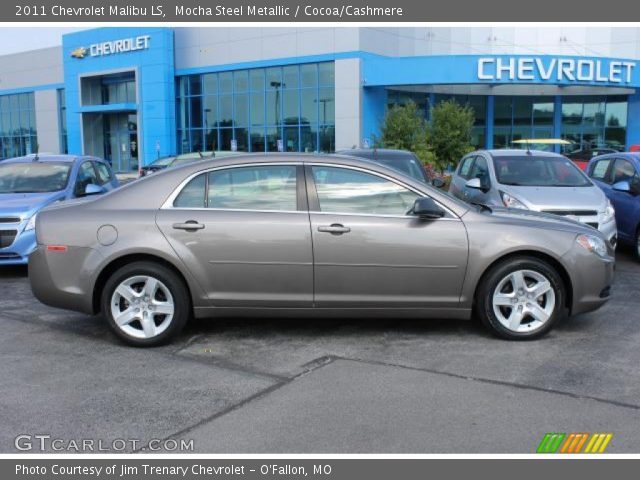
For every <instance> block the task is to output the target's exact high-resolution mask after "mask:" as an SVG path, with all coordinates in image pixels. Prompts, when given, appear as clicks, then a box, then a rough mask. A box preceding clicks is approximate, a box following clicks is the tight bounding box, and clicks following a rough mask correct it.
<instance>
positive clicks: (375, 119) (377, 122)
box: [362, 87, 388, 147]
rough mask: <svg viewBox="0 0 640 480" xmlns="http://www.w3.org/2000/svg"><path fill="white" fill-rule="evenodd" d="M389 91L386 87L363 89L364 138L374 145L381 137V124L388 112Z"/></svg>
mask: <svg viewBox="0 0 640 480" xmlns="http://www.w3.org/2000/svg"><path fill="white" fill-rule="evenodd" d="M387 100H388V93H387V89H386V88H385V87H367V88H363V90H362V138H363V140H366V141H368V142H369V145H370V146H372V147H373V146H374V144H375V140H376V139H377V138H380V126H381V125H382V122H383V121H384V117H385V114H386V112H387Z"/></svg>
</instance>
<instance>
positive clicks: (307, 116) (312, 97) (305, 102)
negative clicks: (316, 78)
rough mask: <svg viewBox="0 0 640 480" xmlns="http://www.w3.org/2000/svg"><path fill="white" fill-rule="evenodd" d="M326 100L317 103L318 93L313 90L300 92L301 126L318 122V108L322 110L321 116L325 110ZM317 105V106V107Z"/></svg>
mask: <svg viewBox="0 0 640 480" xmlns="http://www.w3.org/2000/svg"><path fill="white" fill-rule="evenodd" d="M325 102H326V100H322V101H321V102H318V91H317V90H316V89H315V88H305V89H302V90H300V109H301V118H300V123H301V124H309V123H317V122H318V107H319V108H320V110H322V111H323V112H322V114H323V116H326V115H325V112H324V110H325V109H326V103H325ZM318 103H319V105H318Z"/></svg>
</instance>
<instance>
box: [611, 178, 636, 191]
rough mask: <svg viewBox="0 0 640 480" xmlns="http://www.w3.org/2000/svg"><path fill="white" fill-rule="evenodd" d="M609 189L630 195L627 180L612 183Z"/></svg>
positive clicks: (629, 185)
mask: <svg viewBox="0 0 640 480" xmlns="http://www.w3.org/2000/svg"><path fill="white" fill-rule="evenodd" d="M611 188H613V189H614V190H616V191H618V192H627V193H631V183H629V181H628V180H621V181H620V182H616V183H614V184H613V185H612V186H611Z"/></svg>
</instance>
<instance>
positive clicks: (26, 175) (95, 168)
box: [0, 154, 118, 265]
mask: <svg viewBox="0 0 640 480" xmlns="http://www.w3.org/2000/svg"><path fill="white" fill-rule="evenodd" d="M117 186H118V180H117V179H116V178H115V176H114V175H113V172H112V171H111V167H109V164H108V163H107V162H105V161H104V160H101V159H99V158H94V157H85V156H80V157H78V156H73V155H51V154H49V155H44V154H40V155H29V156H26V157H20V158H12V159H9V160H5V161H3V162H2V163H0V265H20V264H26V263H27V261H28V257H29V254H31V252H32V251H33V250H34V249H35V248H36V236H35V233H34V227H35V224H36V217H37V215H38V212H39V211H40V210H42V209H43V208H44V207H46V206H47V205H51V204H53V203H56V202H60V201H62V200H69V199H72V198H79V197H85V196H88V195H96V194H100V193H103V192H106V191H108V190H112V189H114V188H116V187H117Z"/></svg>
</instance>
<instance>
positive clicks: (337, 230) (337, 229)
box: [318, 223, 351, 235]
mask: <svg viewBox="0 0 640 480" xmlns="http://www.w3.org/2000/svg"><path fill="white" fill-rule="evenodd" d="M318 231H319V232H322V233H330V234H332V235H342V234H343V233H349V232H350V231H351V229H350V228H349V227H345V226H344V225H342V224H341V223H332V224H331V225H329V226H322V227H318Z"/></svg>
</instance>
